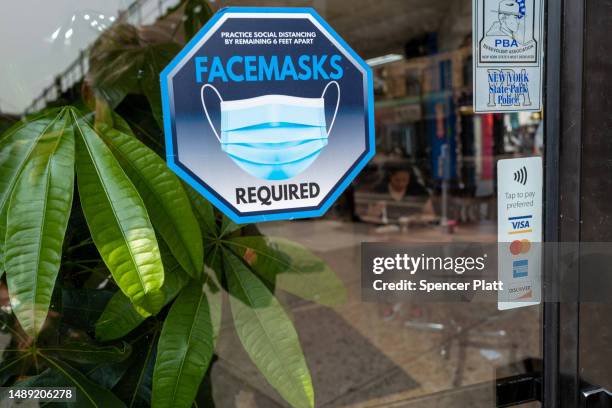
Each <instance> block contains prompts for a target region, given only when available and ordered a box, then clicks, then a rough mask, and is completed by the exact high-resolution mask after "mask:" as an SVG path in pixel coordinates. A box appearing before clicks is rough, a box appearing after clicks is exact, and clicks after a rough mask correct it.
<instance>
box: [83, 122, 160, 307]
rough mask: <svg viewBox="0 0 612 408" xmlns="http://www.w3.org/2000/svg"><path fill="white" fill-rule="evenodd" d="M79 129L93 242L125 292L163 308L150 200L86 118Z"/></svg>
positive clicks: (136, 300)
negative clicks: (146, 201)
mask: <svg viewBox="0 0 612 408" xmlns="http://www.w3.org/2000/svg"><path fill="white" fill-rule="evenodd" d="M74 114H75V113H74V112H73V115H74ZM75 132H76V134H77V138H76V139H77V143H76V145H77V153H78V154H77V160H76V163H77V184H78V187H79V197H80V199H81V206H82V208H83V213H84V214H85V219H86V220H87V225H88V226H89V230H90V232H91V236H92V238H93V241H94V243H95V245H96V247H97V248H98V251H99V252H100V255H101V256H102V259H103V260H104V263H105V264H106V266H107V267H108V269H109V270H110V271H111V274H112V275H113V278H114V279H115V281H116V282H117V285H118V286H119V288H120V289H121V290H122V291H123V293H124V294H125V295H126V296H127V297H128V298H130V300H131V301H132V302H133V303H135V304H136V305H138V306H140V307H142V308H144V309H146V310H147V311H149V312H150V313H157V311H158V310H159V309H160V308H161V307H162V306H163V300H164V296H163V294H162V293H161V291H160V290H159V289H160V288H161V286H162V284H163V282H164V269H163V265H162V261H161V256H160V253H159V247H158V244H157V239H156V237H155V232H154V230H153V226H152V225H151V221H150V220H149V216H148V214H147V211H146V208H145V205H144V203H143V202H142V199H141V198H140V195H139V194H138V191H137V190H136V188H135V187H134V185H133V184H132V182H131V181H130V180H129V178H128V177H127V176H126V175H125V173H124V172H123V170H122V169H121V166H120V165H119V163H117V160H116V159H115V158H114V156H113V154H112V153H111V151H110V150H109V148H108V147H107V146H106V145H105V144H104V142H103V141H102V139H100V137H99V136H98V135H97V134H96V132H95V131H94V130H93V129H92V128H91V127H90V126H89V125H88V124H87V123H86V122H85V121H84V120H82V119H78V120H76V119H75Z"/></svg>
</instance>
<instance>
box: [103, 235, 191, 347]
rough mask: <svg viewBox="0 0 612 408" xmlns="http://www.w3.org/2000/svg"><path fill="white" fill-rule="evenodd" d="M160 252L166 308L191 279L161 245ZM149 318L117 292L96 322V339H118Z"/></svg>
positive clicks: (148, 314)
mask: <svg viewBox="0 0 612 408" xmlns="http://www.w3.org/2000/svg"><path fill="white" fill-rule="evenodd" d="M160 250H161V254H162V260H163V263H164V271H165V276H164V284H163V285H162V287H161V291H162V293H163V295H164V306H165V305H167V304H168V303H169V302H170V301H171V300H172V299H174V298H175V297H176V295H178V293H179V292H180V291H181V289H183V287H184V286H185V285H186V284H187V282H189V277H188V276H187V275H186V274H185V272H183V270H182V269H181V266H180V265H179V264H178V262H177V261H176V259H174V257H172V255H170V253H169V251H168V249H167V248H166V247H165V246H164V245H161V247H160ZM149 316H151V314H150V313H149V312H147V311H146V310H144V309H142V308H141V307H138V306H136V305H133V304H132V302H131V301H130V299H128V298H127V297H126V296H125V295H124V294H123V292H121V291H117V292H115V294H114V295H113V297H112V298H111V299H110V300H109V302H108V304H107V305H106V307H105V308H104V312H102V315H101V316H100V318H99V319H98V321H97V322H96V337H97V338H98V339H99V340H101V341H109V340H115V339H118V338H120V337H123V336H125V335H126V334H128V333H129V332H131V331H132V330H134V329H135V328H136V327H138V326H140V324H141V323H142V322H144V321H145V320H146V319H147V317H149Z"/></svg>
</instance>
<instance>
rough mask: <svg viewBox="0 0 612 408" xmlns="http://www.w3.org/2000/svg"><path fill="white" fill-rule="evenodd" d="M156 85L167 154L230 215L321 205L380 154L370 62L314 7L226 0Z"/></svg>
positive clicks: (309, 213) (295, 212) (294, 212)
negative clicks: (263, 5) (230, 3)
mask: <svg viewBox="0 0 612 408" xmlns="http://www.w3.org/2000/svg"><path fill="white" fill-rule="evenodd" d="M161 84H162V100H163V108H164V132H165V138H166V156H167V161H168V165H169V166H170V168H172V169H173V170H174V171H175V172H176V173H177V174H178V175H179V176H180V177H182V178H183V179H184V180H185V181H187V182H188V183H189V184H190V185H191V186H192V187H194V188H195V189H196V190H197V191H199V192H200V193H201V194H202V195H203V196H205V197H206V198H207V199H208V200H209V201H211V202H212V203H213V204H214V205H215V206H217V208H219V209H220V210H221V211H223V212H224V213H225V214H226V215H227V216H229V217H230V218H231V219H232V220H234V221H235V222H239V223H244V222H259V221H270V220H281V219H292V218H304V217H316V216H320V215H323V214H324V213H325V211H326V210H327V209H328V208H329V207H330V206H331V204H332V203H333V202H334V201H335V200H336V198H337V197H338V196H339V195H340V194H341V193H342V191H343V190H344V189H345V188H346V187H347V186H348V185H349V184H350V182H351V181H352V180H353V179H354V178H355V176H356V175H357V174H358V173H359V171H360V170H361V169H362V168H363V167H364V166H365V164H366V163H367V161H368V160H369V159H370V158H371V157H372V156H373V155H374V130H373V128H374V123H373V120H374V118H373V116H374V114H373V108H374V106H373V85H372V72H371V70H370V68H369V67H368V65H367V64H366V63H365V62H364V61H363V60H362V59H361V58H360V57H359V56H358V55H357V54H355V52H354V51H353V50H351V48H350V47H349V46H348V45H347V44H346V43H345V42H344V41H343V40H342V39H341V38H340V37H339V36H338V35H337V34H336V33H335V32H334V31H333V30H332V29H331V27H329V25H328V24H327V23H326V22H325V21H324V20H323V19H322V18H321V17H320V16H319V15H318V14H316V12H315V11H314V10H312V9H284V8H271V9H268V8H232V7H230V8H225V9H223V10H221V11H220V12H219V13H217V14H216V15H215V16H214V17H213V18H212V19H211V20H210V21H209V22H208V23H207V24H206V26H205V27H203V28H202V30H200V32H199V33H198V34H197V35H196V36H195V37H194V38H193V39H192V40H191V41H190V42H189V43H188V44H187V46H186V47H185V48H184V49H183V50H182V51H181V52H180V53H179V55H178V56H177V57H176V58H175V59H174V60H173V61H172V62H171V63H170V65H168V67H166V69H165V70H164V71H163V72H162V74H161Z"/></svg>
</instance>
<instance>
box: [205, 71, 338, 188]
mask: <svg viewBox="0 0 612 408" xmlns="http://www.w3.org/2000/svg"><path fill="white" fill-rule="evenodd" d="M331 85H334V86H335V87H336V88H337V90H338V97H337V101H336V107H335V110H334V115H333V118H332V120H331V123H330V125H329V128H327V125H326V121H325V99H324V98H325V94H326V92H327V90H328V88H329V87H330V86H331ZM206 88H210V89H212V90H213V91H214V92H215V93H216V94H217V96H218V97H219V100H220V101H221V135H219V134H218V133H217V131H216V130H215V127H214V126H213V123H212V120H211V118H210V115H209V113H208V109H207V108H206V102H205V98H204V96H205V92H204V91H205V90H206ZM200 96H201V99H202V107H203V108H204V113H205V114H206V119H208V123H209V124H210V127H211V128H212V130H213V132H214V134H215V136H216V137H217V139H218V140H219V142H220V143H221V149H222V150H223V151H224V152H225V153H226V154H227V155H228V156H229V157H230V158H231V159H232V160H233V161H234V162H235V163H236V164H237V165H238V166H239V167H240V168H241V169H243V170H244V171H246V172H247V173H249V174H250V175H252V176H254V177H257V178H259V179H264V180H286V179H290V178H293V177H295V176H297V175H298V174H300V173H301V172H303V171H304V170H306V169H307V168H308V167H309V166H310V165H311V164H312V163H313V162H314V161H315V160H316V159H317V157H318V156H319V153H321V149H323V148H324V147H325V146H327V138H328V136H329V134H330V132H331V130H332V128H333V126H334V121H335V120H336V114H337V113H338V107H339V106H340V86H339V85H338V83H337V82H336V81H331V82H329V83H328V84H327V85H326V86H325V88H324V89H323V92H322V93H321V97H320V98H302V97H296V96H288V95H264V96H258V97H255V98H249V99H239V100H233V101H224V100H223V98H222V97H221V94H219V91H218V90H217V89H216V88H215V87H214V86H212V85H210V84H205V85H204V86H202V89H201V90H200Z"/></svg>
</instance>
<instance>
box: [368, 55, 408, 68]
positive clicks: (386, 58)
mask: <svg viewBox="0 0 612 408" xmlns="http://www.w3.org/2000/svg"><path fill="white" fill-rule="evenodd" d="M403 59H404V57H403V56H401V55H400V54H387V55H381V56H380V57H374V58H370V59H367V60H366V63H367V64H368V65H369V66H371V67H376V66H379V65H383V64H389V63H391V62H396V61H401V60H403Z"/></svg>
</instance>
